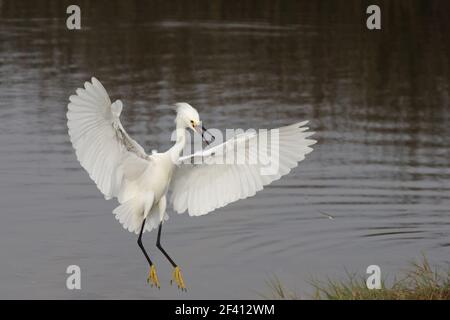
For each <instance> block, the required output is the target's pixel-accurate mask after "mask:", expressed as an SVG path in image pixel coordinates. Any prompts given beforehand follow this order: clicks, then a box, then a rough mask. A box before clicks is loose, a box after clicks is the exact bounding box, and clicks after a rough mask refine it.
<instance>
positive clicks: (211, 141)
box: [202, 126, 216, 146]
mask: <svg viewBox="0 0 450 320" xmlns="http://www.w3.org/2000/svg"><path fill="white" fill-rule="evenodd" d="M205 134H208V135H209V140H208V139H206V137H205ZM202 139H203V141H204V142H205V143H206V145H208V146H209V145H210V144H211V143H213V142H214V140H215V139H216V138H215V137H214V136H213V135H212V134H211V133H210V132H209V131H208V130H207V129H206V128H205V127H204V126H202Z"/></svg>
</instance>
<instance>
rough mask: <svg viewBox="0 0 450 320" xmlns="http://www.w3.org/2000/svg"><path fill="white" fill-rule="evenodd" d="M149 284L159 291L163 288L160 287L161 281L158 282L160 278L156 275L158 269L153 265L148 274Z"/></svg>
mask: <svg viewBox="0 0 450 320" xmlns="http://www.w3.org/2000/svg"><path fill="white" fill-rule="evenodd" d="M147 282H148V283H150V285H151V286H152V287H153V286H155V287H157V288H158V289H160V288H161V286H160V285H159V280H158V276H157V275H156V267H155V265H152V266H151V267H150V271H149V273H148V278H147Z"/></svg>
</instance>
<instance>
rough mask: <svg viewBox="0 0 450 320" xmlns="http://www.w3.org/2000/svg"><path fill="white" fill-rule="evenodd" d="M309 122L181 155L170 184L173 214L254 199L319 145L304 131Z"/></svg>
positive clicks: (200, 211)
mask: <svg viewBox="0 0 450 320" xmlns="http://www.w3.org/2000/svg"><path fill="white" fill-rule="evenodd" d="M306 123H307V121H305V122H301V123H296V124H293V125H290V126H286V127H282V128H278V129H272V130H269V131H268V132H267V134H262V133H258V134H257V133H256V132H247V133H244V134H241V135H237V136H235V137H233V138H232V139H229V140H228V141H226V142H225V143H223V144H221V145H218V146H216V147H213V148H210V149H207V150H204V151H202V152H197V153H194V154H192V155H189V156H187V157H182V158H181V159H180V163H179V167H178V168H177V170H176V172H175V175H174V177H173V179H172V184H171V190H172V195H171V201H172V203H173V207H174V209H175V211H177V212H178V213H183V212H185V211H186V210H187V211H188V212H189V215H191V216H199V215H203V214H207V213H209V212H211V211H213V210H215V209H217V208H220V207H223V206H225V205H227V204H229V203H231V202H234V201H237V200H239V199H244V198H247V197H251V196H253V195H255V193H256V192H258V191H260V190H262V189H263V188H264V186H266V185H268V184H270V183H272V182H273V181H275V180H278V179H280V178H281V177H282V176H284V175H286V174H288V173H289V172H290V170H291V169H292V168H294V167H296V166H297V165H298V162H300V161H302V160H303V159H304V158H305V155H306V154H308V153H310V152H311V151H312V150H313V149H312V148H311V147H310V146H311V145H313V144H314V143H316V141H315V140H312V139H308V137H309V136H311V135H312V134H314V133H313V132H306V130H307V129H308V128H307V127H304V125H305V124H306ZM269 137H270V142H269ZM188 161H190V162H191V163H186V162H188ZM192 162H193V163H192Z"/></svg>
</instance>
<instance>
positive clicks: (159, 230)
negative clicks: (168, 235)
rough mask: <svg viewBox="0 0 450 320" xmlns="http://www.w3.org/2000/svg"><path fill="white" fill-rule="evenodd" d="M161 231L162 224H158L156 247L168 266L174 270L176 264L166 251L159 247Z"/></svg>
mask: <svg viewBox="0 0 450 320" xmlns="http://www.w3.org/2000/svg"><path fill="white" fill-rule="evenodd" d="M161 229H162V222H160V223H159V228H158V239H157V240H156V247H157V248H158V249H159V251H161V252H162V253H163V255H164V256H165V257H166V258H167V260H169V262H170V264H171V265H172V266H173V267H174V268H176V267H177V264H176V263H175V262H174V261H173V260H172V258H171V257H170V256H169V255H168V254H167V252H166V250H164V248H163V247H162V246H161Z"/></svg>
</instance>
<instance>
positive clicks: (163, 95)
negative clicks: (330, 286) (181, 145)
mask: <svg viewBox="0 0 450 320" xmlns="http://www.w3.org/2000/svg"><path fill="white" fill-rule="evenodd" d="M125 3H128V2H119V1H117V2H112V1H95V5H94V4H93V3H91V2H88V1H81V2H79V4H80V6H81V8H82V19H83V20H82V28H83V29H82V31H75V32H73V31H72V32H69V31H67V30H66V28H65V8H66V7H67V5H68V4H69V2H65V1H61V2H56V1H54V2H51V1H48V2H47V1H39V2H37V3H36V2H33V4H31V3H30V5H29V6H26V4H25V2H14V1H0V133H1V134H0V202H1V209H0V211H1V212H0V243H1V245H0V298H178V297H187V298H257V297H258V296H257V294H256V293H255V292H265V291H266V289H267V288H266V286H265V283H264V281H265V280H267V278H268V276H270V275H271V274H276V275H278V276H279V277H280V278H281V280H282V281H283V282H285V283H287V284H288V286H289V287H291V288H292V289H295V290H296V291H297V292H299V293H304V292H305V291H306V292H308V290H309V287H308V286H307V285H306V281H307V280H309V279H310V277H311V276H315V277H317V278H321V277H325V276H341V275H343V274H344V273H345V268H347V269H348V270H351V271H355V272H359V273H361V274H363V273H364V272H365V269H366V267H367V266H368V265H370V264H378V265H379V266H380V267H381V269H382V272H383V274H384V275H386V273H389V274H392V273H395V272H397V271H399V270H401V269H402V268H404V267H406V266H407V264H408V262H409V261H410V260H411V259H413V258H418V257H420V255H421V254H422V253H425V254H426V255H427V256H428V257H429V259H430V260H431V261H432V262H434V263H437V264H442V265H445V264H446V263H448V262H450V259H449V246H450V235H449V227H450V217H449V207H450V192H449V191H450V169H449V164H450V157H449V156H450V153H449V147H450V139H449V137H450V129H449V128H450V119H449V92H450V88H449V83H450V64H449V57H450V42H449V39H448V34H449V31H450V30H449V29H450V23H449V20H448V19H447V18H446V17H445V14H446V13H448V12H449V9H450V4H449V3H448V2H447V1H433V2H428V1H395V2H394V1H391V2H382V12H383V30H382V31H381V32H369V31H367V30H366V29H365V27H364V18H365V14H364V12H365V6H364V4H365V2H361V1H330V2H328V3H323V2H311V1H283V2H281V1H280V2H278V1H258V2H256V1H253V2H249V1H245V2H239V3H240V4H237V3H235V4H231V3H230V2H228V1H212V2H208V3H209V4H207V3H206V1H205V2H201V1H192V2H189V3H190V5H188V4H187V2H184V3H181V2H180V3H178V2H174V3H171V4H170V5H169V4H165V3H164V2H162V1H156V2H154V4H153V5H152V6H147V7H141V6H140V5H139V2H133V4H132V5H126V4H125ZM394 3H395V4H394ZM92 75H95V76H96V77H98V78H99V79H100V80H101V81H102V82H103V83H104V85H105V86H106V87H107V89H108V91H109V92H110V94H111V96H112V97H113V98H114V99H116V98H120V99H122V101H123V102H124V104H125V111H124V115H123V118H124V119H123V122H124V125H125V126H126V128H127V129H128V131H129V133H130V134H131V135H132V136H133V137H134V138H136V139H137V140H138V141H139V142H140V143H141V144H142V145H144V146H145V148H146V149H147V150H151V149H158V150H164V149H166V148H168V147H169V145H170V142H169V138H170V133H171V131H172V129H173V121H172V117H173V115H172V113H171V112H170V111H168V110H166V108H165V107H161V106H162V105H164V104H168V103H173V102H176V101H180V100H181V101H188V102H189V103H191V104H192V105H194V106H196V107H197V108H198V109H199V111H200V113H201V115H202V118H203V120H204V122H205V123H206V124H207V125H208V126H209V127H215V128H220V129H225V128H249V127H254V128H265V127H275V126H279V125H282V124H289V123H292V122H293V121H298V120H304V119H309V120H311V127H312V128H313V130H315V131H316V132H317V135H316V138H317V139H318V140H319V143H318V144H317V146H316V148H315V151H314V152H313V153H312V154H311V156H310V157H309V158H308V159H307V160H306V161H304V162H302V163H301V165H300V166H299V167H298V168H297V169H296V170H294V171H293V173H292V174H290V175H289V176H287V177H285V178H284V179H282V180H281V181H279V182H277V183H275V184H273V185H272V186H270V187H269V188H267V189H266V190H264V191H263V192H261V193H259V194H258V195H257V196H256V197H253V198H251V199H247V200H244V201H240V202H238V203H235V204H232V205H229V206H227V207H226V208H223V209H220V210H218V211H216V212H215V213H214V214H210V215H207V216H204V217H201V218H191V217H189V216H187V215H176V214H174V213H172V212H171V211H169V215H170V217H171V218H170V220H169V223H168V224H167V225H166V230H165V234H164V235H163V237H164V243H165V246H166V248H167V249H168V251H169V252H171V254H172V255H173V256H174V257H176V261H177V262H178V263H179V264H180V265H181V266H182V268H183V271H184V275H185V277H186V281H187V284H188V287H189V291H188V293H187V294H184V295H182V294H180V293H179V292H178V291H177V290H176V289H175V288H171V287H170V286H169V279H170V276H171V268H170V267H169V264H168V263H167V262H166V261H165V260H164V259H163V257H162V256H161V254H160V253H157V251H156V249H155V248H154V246H153V243H154V242H155V240H156V239H155V236H156V234H155V233H150V234H146V235H145V237H144V242H145V244H146V246H147V248H148V249H149V250H150V252H151V255H152V256H153V257H154V260H155V261H156V263H157V267H158V272H159V276H160V280H161V281H162V285H163V287H162V289H161V291H155V290H154V289H151V288H150V287H149V286H148V285H147V284H146V281H145V278H146V274H147V265H146V262H145V259H144V257H143V256H142V255H141V252H140V251H139V248H138V247H137V245H136V239H135V236H134V235H132V234H130V233H128V232H125V231H124V230H123V229H122V227H121V226H120V225H119V224H118V223H117V221H116V220H115V219H114V218H113V215H112V214H111V211H112V209H113V208H114V207H115V206H116V203H115V202H114V201H109V202H107V201H105V200H104V199H103V197H102V195H101V194H100V192H98V190H97V189H96V187H95V186H94V184H93V182H92V181H91V180H90V179H89V177H88V175H87V174H86V173H85V172H84V170H83V169H82V168H81V167H80V165H79V164H78V162H77V161H76V158H75V155H74V152H73V150H72V147H71V145H70V142H69V139H68V135H67V128H66V118H65V113H66V107H67V100H68V96H69V95H70V94H72V93H73V92H74V90H75V89H76V88H77V87H79V86H81V85H82V83H83V82H84V81H85V80H86V79H88V78H90V76H92ZM323 213H326V214H331V215H333V216H334V217H335V218H334V219H333V220H331V219H328V218H327V216H326V215H324V214H323ZM71 264H77V265H79V266H80V267H81V271H82V290H81V291H76V292H73V291H68V290H67V289H66V287H65V280H66V274H65V270H66V267H67V266H68V265H71Z"/></svg>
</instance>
